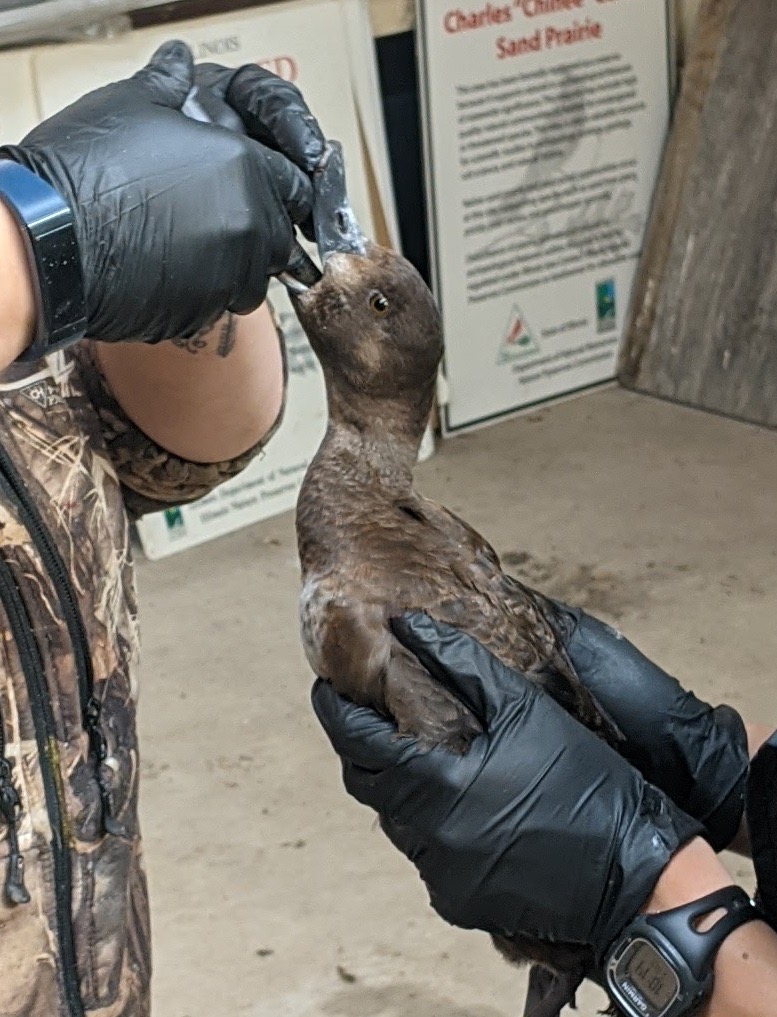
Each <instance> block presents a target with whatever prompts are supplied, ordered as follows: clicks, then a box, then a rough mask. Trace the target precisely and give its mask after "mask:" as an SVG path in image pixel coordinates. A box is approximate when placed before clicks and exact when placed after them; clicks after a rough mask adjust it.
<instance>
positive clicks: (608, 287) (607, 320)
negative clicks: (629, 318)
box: [596, 279, 617, 332]
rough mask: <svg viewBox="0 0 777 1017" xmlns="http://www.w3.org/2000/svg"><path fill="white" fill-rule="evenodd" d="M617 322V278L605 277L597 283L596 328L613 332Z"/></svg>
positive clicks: (599, 330) (600, 330)
mask: <svg viewBox="0 0 777 1017" xmlns="http://www.w3.org/2000/svg"><path fill="white" fill-rule="evenodd" d="M616 324H617V322H616V307H615V280H614V279H605V280H604V281H603V282H598V283H597V284H596V328H597V331H598V332H611V331H612V330H613V329H614V328H615V326H616Z"/></svg>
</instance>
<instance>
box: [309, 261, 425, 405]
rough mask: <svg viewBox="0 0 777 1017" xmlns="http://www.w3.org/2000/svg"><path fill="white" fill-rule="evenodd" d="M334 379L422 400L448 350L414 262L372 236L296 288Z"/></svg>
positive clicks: (382, 394) (380, 394)
mask: <svg viewBox="0 0 777 1017" xmlns="http://www.w3.org/2000/svg"><path fill="white" fill-rule="evenodd" d="M291 297H292V302H293V304H294V308H295V310H296V312H297V316H298V317H299V320H300V323H301V324H302V327H303V329H304V330H305V333H306V334H307V336H308V339H309V340H310V345H311V346H312V347H313V350H314V351H315V353H316V355H317V356H318V358H319V360H320V361H321V365H322V367H323V369H324V374H325V376H326V378H327V382H328V383H329V384H333V383H334V384H337V385H338V387H341V386H342V385H345V386H347V387H349V388H351V389H352V390H353V391H355V392H358V393H361V394H363V395H365V396H373V397H375V398H377V399H392V400H400V401H403V400H408V401H413V400H417V399H418V398H419V396H420V394H421V393H423V394H424V395H425V394H426V393H427V392H428V390H429V388H430V386H432V387H433V385H434V381H435V378H436V374H437V367H438V365H439V363H440V358H441V356H442V352H443V345H442V328H441V322H440V314H439V311H438V310H437V307H436V305H435V302H434V298H433V297H432V294H431V293H430V292H429V289H428V287H427V286H426V284H425V283H424V281H423V279H422V278H421V276H420V275H419V274H418V272H417V271H416V270H415V268H413V266H412V265H411V264H410V262H409V261H407V260H406V259H405V258H403V257H402V256H401V255H399V254H396V253H395V252H393V251H390V250H387V249H386V248H384V247H380V246H378V245H377V244H373V243H370V242H369V241H366V242H364V243H363V245H362V253H355V252H352V253H346V252H343V251H336V252H333V253H329V254H327V255H326V257H325V258H324V270H323V276H322V278H321V279H320V280H319V281H318V282H317V283H315V284H314V285H312V286H310V287H308V288H303V287H298V288H297V290H296V292H294V291H292V292H291Z"/></svg>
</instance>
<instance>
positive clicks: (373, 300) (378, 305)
mask: <svg viewBox="0 0 777 1017" xmlns="http://www.w3.org/2000/svg"><path fill="white" fill-rule="evenodd" d="M388 309H389V302H388V300H387V299H386V298H385V297H384V296H383V294H382V293H381V292H380V290H373V291H372V293H370V310H371V311H372V313H373V314H377V316H378V317H379V318H382V317H383V315H384V314H387V313H388Z"/></svg>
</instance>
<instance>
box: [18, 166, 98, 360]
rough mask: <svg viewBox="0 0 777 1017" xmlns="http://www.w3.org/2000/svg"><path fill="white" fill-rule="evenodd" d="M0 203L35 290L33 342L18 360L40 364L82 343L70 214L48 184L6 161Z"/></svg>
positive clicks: (82, 305)
mask: <svg viewBox="0 0 777 1017" xmlns="http://www.w3.org/2000/svg"><path fill="white" fill-rule="evenodd" d="M0 200H1V201H3V202H4V204H5V205H6V206H7V207H8V208H9V209H10V211H11V213H12V214H13V216H14V218H15V219H16V221H17V223H18V224H19V226H20V227H21V229H22V233H23V236H24V239H25V248H26V251H27V260H28V263H29V266H30V271H31V273H32V276H33V285H34V287H35V302H36V310H37V328H36V333H35V338H34V339H33V341H32V343H31V344H30V346H28V348H27V349H26V350H25V351H24V353H22V354H21V356H20V357H19V358H18V359H19V360H21V361H35V360H40V359H41V358H42V357H45V356H47V355H48V354H50V353H56V352H57V351H58V350H61V349H64V348H65V347H66V346H70V345H71V344H72V343H74V342H77V341H78V340H79V339H82V338H83V336H84V334H85V332H86V302H85V297H84V280H83V274H82V271H81V257H80V254H79V250H78V241H77V239H76V233H75V227H74V221H73V212H72V210H71V209H70V208H69V207H68V205H67V203H66V202H65V201H64V199H63V198H62V196H61V195H60V194H59V192H58V191H56V190H55V189H54V188H53V187H52V186H51V185H50V184H48V183H46V181H45V180H42V179H41V178H40V177H38V176H36V175H35V174H34V173H33V172H32V171H31V170H29V169H27V168H26V166H21V165H20V164H19V163H16V162H12V161H11V160H8V159H0Z"/></svg>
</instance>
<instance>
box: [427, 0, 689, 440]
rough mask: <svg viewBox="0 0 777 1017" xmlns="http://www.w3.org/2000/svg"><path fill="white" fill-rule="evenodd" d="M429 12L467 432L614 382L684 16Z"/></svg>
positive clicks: (445, 272)
mask: <svg viewBox="0 0 777 1017" xmlns="http://www.w3.org/2000/svg"><path fill="white" fill-rule="evenodd" d="M418 3H419V29H420V38H421V47H420V48H421V63H422V80H423V93H424V94H423V99H424V108H425V121H426V141H427V164H428V165H427V173H428V188H429V207H430V213H431V214H430V225H431V234H432V249H433V256H434V257H433V262H434V271H435V284H436V291H437V296H438V299H439V301H440V304H441V308H442V314H443V321H444V327H445V344H446V353H445V374H446V381H447V386H446V388H447V404H446V405H445V406H444V407H443V422H444V429H445V431H446V433H455V432H457V431H460V430H462V429H465V428H468V427H473V426H475V425H478V424H483V423H486V422H488V421H492V420H495V419H498V418H500V417H503V416H505V415H507V414H510V413H513V412H516V411H519V410H521V409H525V408H526V407H529V406H532V405H535V404H537V403H540V402H543V401H545V400H548V399H552V398H556V397H558V396H561V395H565V394H569V393H571V392H575V391H578V390H580V389H583V388H586V387H588V386H591V385H594V384H596V383H599V382H602V381H605V380H607V379H609V378H612V377H613V375H614V371H615V359H616V348H617V345H618V341H619V338H620V335H621V331H622V329H623V326H624V320H625V317H626V313H627V309H628V304H629V298H630V293H631V288H632V283H633V278H634V272H635V268H636V262H637V258H638V256H639V252H640V248H641V245H642V239H643V234H644V229H645V225H646V221H647V217H648V214H649V209H650V201H651V196H652V193H653V188H654V185H655V182H656V178H657V174H658V167H659V163H660V158H661V154H662V150H663V146H664V141H665V138H666V134H667V129H668V124H669V116H670V103H671V96H672V87H673V85H672V81H673V67H672V56H673V45H672V34H673V33H672V26H671V4H670V3H669V2H666V3H664V2H663V0H656V2H654V3H645V2H640V0H508V2H502V0H494V2H489V3H478V2H477V0H475V2H469V3H468V2H467V0H462V2H461V5H460V6H456V0H418Z"/></svg>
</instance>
